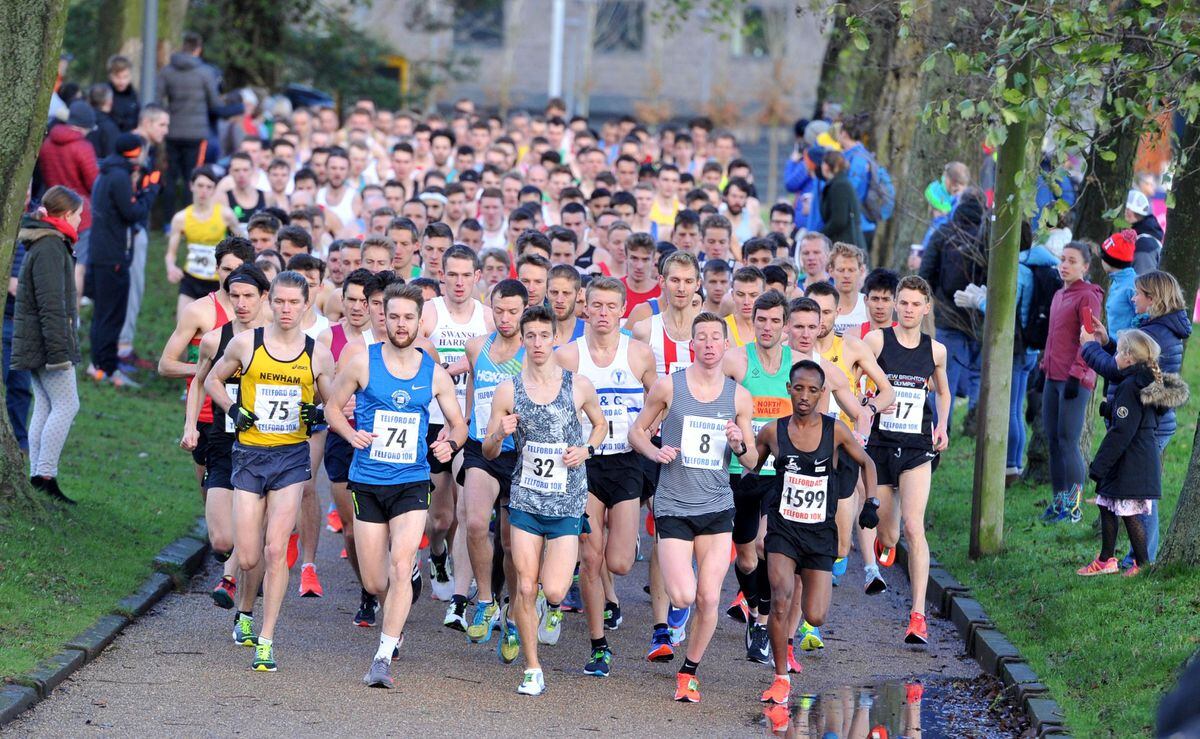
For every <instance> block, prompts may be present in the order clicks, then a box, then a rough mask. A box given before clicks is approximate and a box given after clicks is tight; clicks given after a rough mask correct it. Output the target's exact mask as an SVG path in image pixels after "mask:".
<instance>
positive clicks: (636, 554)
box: [633, 536, 646, 562]
mask: <svg viewBox="0 0 1200 739" xmlns="http://www.w3.org/2000/svg"><path fill="white" fill-rule="evenodd" d="M633 561H634V562H645V561H646V557H645V556H643V555H642V537H640V536H639V537H638V538H636V539H634V540H633Z"/></svg>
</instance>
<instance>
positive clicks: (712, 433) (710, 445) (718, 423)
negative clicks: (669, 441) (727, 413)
mask: <svg viewBox="0 0 1200 739" xmlns="http://www.w3.org/2000/svg"><path fill="white" fill-rule="evenodd" d="M679 446H680V450H679V455H680V457H681V458H682V460H683V466H684V467H691V468H692V469H696V470H719V469H722V468H723V467H724V465H725V448H726V447H727V446H728V442H727V441H726V440H725V421H724V420H723V419H720V418H708V417H706V416H684V417H683V435H682V438H681V440H680V444H679Z"/></svg>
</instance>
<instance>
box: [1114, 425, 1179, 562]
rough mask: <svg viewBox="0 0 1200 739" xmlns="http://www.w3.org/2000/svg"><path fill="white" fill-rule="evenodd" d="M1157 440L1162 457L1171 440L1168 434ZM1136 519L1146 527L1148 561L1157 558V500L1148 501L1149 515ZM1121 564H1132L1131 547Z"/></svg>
mask: <svg viewBox="0 0 1200 739" xmlns="http://www.w3.org/2000/svg"><path fill="white" fill-rule="evenodd" d="M1155 441H1156V442H1158V456H1159V457H1162V453H1163V450H1165V449H1166V448H1167V442H1169V441H1171V437H1170V436H1159V437H1157V438H1156V439H1155ZM1138 520H1139V521H1141V522H1142V526H1143V527H1144V528H1145V529H1146V554H1147V555H1148V556H1149V557H1150V562H1151V563H1153V562H1154V560H1156V559H1158V501H1157V500H1152V501H1150V515H1148V516H1138ZM1121 564H1123V565H1125V566H1126V567H1128V566H1130V565H1132V564H1133V549H1132V548H1131V549H1130V550H1129V554H1126V555H1125V559H1124V560H1123V561H1122V562H1121Z"/></svg>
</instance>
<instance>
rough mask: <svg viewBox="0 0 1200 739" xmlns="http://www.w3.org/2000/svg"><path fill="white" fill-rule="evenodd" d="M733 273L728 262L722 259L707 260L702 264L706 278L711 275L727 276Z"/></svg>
mask: <svg viewBox="0 0 1200 739" xmlns="http://www.w3.org/2000/svg"><path fill="white" fill-rule="evenodd" d="M730 272H733V268H732V267H730V266H729V262H726V261H725V260H724V259H708V260H705V262H704V276H705V277H708V276H709V275H710V274H713V273H720V274H725V275H727V274H729V273H730Z"/></svg>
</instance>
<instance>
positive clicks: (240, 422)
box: [229, 403, 258, 431]
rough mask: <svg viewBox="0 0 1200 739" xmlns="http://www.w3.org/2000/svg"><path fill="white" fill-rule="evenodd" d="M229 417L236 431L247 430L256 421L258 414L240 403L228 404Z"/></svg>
mask: <svg viewBox="0 0 1200 739" xmlns="http://www.w3.org/2000/svg"><path fill="white" fill-rule="evenodd" d="M229 417H230V418H232V419H233V427H234V428H236V429H237V430H238V431H249V430H250V429H251V427H253V426H254V424H255V422H256V421H258V416H256V415H254V411H252V410H250V409H249V408H243V407H242V404H241V403H234V404H233V405H231V406H229Z"/></svg>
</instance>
